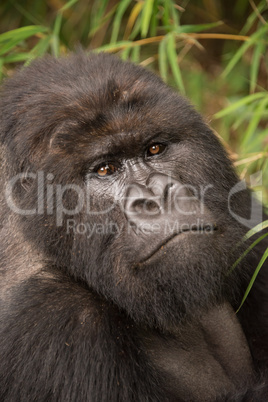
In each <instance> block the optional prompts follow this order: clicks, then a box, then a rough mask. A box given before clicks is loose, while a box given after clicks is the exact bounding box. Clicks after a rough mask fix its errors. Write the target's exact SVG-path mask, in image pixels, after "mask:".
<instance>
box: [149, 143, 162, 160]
mask: <svg viewBox="0 0 268 402" xmlns="http://www.w3.org/2000/svg"><path fill="white" fill-rule="evenodd" d="M165 149H166V145H164V144H153V145H151V146H150V147H149V148H148V150H147V156H149V157H150V156H154V155H159V154H161V153H162V152H163V151H164V150H165Z"/></svg>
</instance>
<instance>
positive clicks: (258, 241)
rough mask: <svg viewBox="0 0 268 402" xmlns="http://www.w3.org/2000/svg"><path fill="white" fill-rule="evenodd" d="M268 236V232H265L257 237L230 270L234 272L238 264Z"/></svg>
mask: <svg viewBox="0 0 268 402" xmlns="http://www.w3.org/2000/svg"><path fill="white" fill-rule="evenodd" d="M267 236H268V233H264V234H263V235H262V236H260V237H259V238H258V239H256V240H255V241H254V242H253V243H252V244H251V245H250V246H249V247H248V248H247V249H246V250H245V251H244V253H243V254H242V255H241V256H240V257H239V258H238V259H237V260H236V261H235V263H234V264H233V266H232V268H231V270H230V272H232V271H233V270H234V269H235V268H236V267H237V265H238V264H239V263H240V262H241V261H242V260H243V259H244V258H245V257H246V255H247V254H248V253H249V252H250V251H251V250H252V249H253V248H254V247H255V246H256V245H257V244H259V243H260V242H261V241H262V240H263V239H265V237H267Z"/></svg>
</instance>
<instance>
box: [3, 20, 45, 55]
mask: <svg viewBox="0 0 268 402" xmlns="http://www.w3.org/2000/svg"><path fill="white" fill-rule="evenodd" d="M43 32H48V29H47V28H46V27H42V26H32V25H30V26H27V27H23V28H18V29H13V30H12V31H8V32H5V33H3V34H1V35H0V46H1V47H0V55H3V54H5V53H7V52H9V51H10V50H11V49H13V48H14V47H15V46H17V45H18V44H19V43H20V42H22V41H23V40H25V39H28V38H29V37H31V36H34V35H36V34H38V33H43Z"/></svg>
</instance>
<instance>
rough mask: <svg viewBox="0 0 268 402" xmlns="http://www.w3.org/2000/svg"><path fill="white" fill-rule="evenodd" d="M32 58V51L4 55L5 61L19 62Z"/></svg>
mask: <svg viewBox="0 0 268 402" xmlns="http://www.w3.org/2000/svg"><path fill="white" fill-rule="evenodd" d="M30 58H31V55H30V53H14V54H9V55H8V56H5V57H3V59H2V60H3V62H4V63H17V62H20V61H25V60H29V59H30Z"/></svg>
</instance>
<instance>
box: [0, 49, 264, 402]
mask: <svg viewBox="0 0 268 402" xmlns="http://www.w3.org/2000/svg"><path fill="white" fill-rule="evenodd" d="M0 113H1V123H0V130H1V131H0V139H1V144H2V145H1V159H2V171H3V174H2V179H1V197H2V199H1V244H0V252H1V263H0V269H1V274H2V278H1V285H0V286H1V312H0V317H1V329H0V333H1V337H0V350H1V362H0V400H1V401H6V402H13V401H14V402H17V401H40V402H41V401H57V402H58V401H92V402H95V401H103V402H104V401H107V402H108V401H109V402H117V401H120V402H121V401H122V402H123V401H133V402H134V401H135V402H136V401H152V402H156V401H161V402H162V401H196V402H204V401H253V400H254V401H255V400H256V401H266V400H268V399H267V398H268V376H267V369H268V341H267V340H268V264H267V262H266V263H265V264H264V266H263V268H262V270H261V272H260V274H259V275H258V277H257V280H256V282H255V284H254V287H253V289H252V291H251V292H250V294H249V297H248V299H247V301H246V303H245V304H244V306H243V307H242V309H241V310H240V312H239V314H238V315H235V313H234V311H235V310H236V308H237V307H238V305H239V303H240V301H241V299H242V297H243V294H244V292H245V289H246V287H247V285H248V282H249V279H250V277H251V276H252V274H253V272H254V270H255V268H256V266H257V264H258V261H259V260H260V258H261V256H262V254H263V252H264V250H265V248H266V247H267V244H268V242H267V237H266V238H265V239H264V240H263V241H262V242H261V243H260V244H259V245H258V247H257V248H256V249H255V251H254V252H253V253H251V254H250V255H249V256H248V258H247V259H244V260H242V263H241V264H240V265H239V267H236V268H235V269H234V270H233V271H232V270H231V267H232V264H233V263H234V261H235V260H236V259H237V258H238V256H239V255H241V253H242V251H243V247H244V246H243V247H240V248H239V247H236V244H238V243H239V241H240V240H241V238H242V236H243V235H244V234H245V233H246V232H247V230H248V227H246V226H245V225H243V224H242V223H241V221H239V220H237V219H235V218H234V214H237V215H239V216H240V217H242V218H244V219H249V218H250V215H251V212H252V211H251V207H252V206H251V194H250V192H249V191H247V190H246V191H240V192H238V193H236V194H234V195H233V196H232V197H231V204H230V206H229V207H228V196H229V194H230V191H232V189H233V188H234V186H236V185H237V183H238V181H239V179H238V177H237V176H236V174H235V172H234V170H233V167H232V164H231V162H230V161H229V158H228V156H227V155H226V152H225V151H224V149H223V147H222V146H221V144H220V143H219V141H218V139H217V138H216V137H215V136H214V134H213V133H212V132H211V130H210V129H209V127H208V126H207V125H206V124H205V123H204V122H203V120H202V119H201V117H200V116H199V114H198V113H197V112H195V111H194V109H193V108H192V107H191V106H190V105H189V104H188V103H187V101H186V100H185V99H183V98H182V97H180V96H179V95H178V94H176V93H175V92H174V91H173V90H171V89H170V88H168V87H167V86H166V85H165V84H164V83H163V82H162V81H161V80H160V79H159V78H158V77H157V76H155V75H153V74H151V73H150V72H148V71H146V70H144V69H142V68H140V67H138V66H134V65H132V64H130V63H125V62H122V61H120V60H118V59H117V58H115V57H113V56H110V55H107V54H99V55H91V56H86V55H84V54H83V53H81V54H78V55H73V56H69V57H66V58H62V59H59V60H56V59H53V58H51V57H46V58H44V59H42V60H39V61H35V62H33V63H32V65H31V66H30V67H28V68H26V69H22V70H21V71H19V72H18V73H17V74H15V76H14V77H13V78H12V79H10V80H7V81H6V82H5V83H4V85H3V87H2V91H1V100H0ZM153 144H162V145H163V147H164V151H163V153H160V154H159V155H158V154H157V155H156V156H154V155H149V156H148V149H150V146H152V145H153ZM162 145H161V146H162ZM107 163H108V164H111V165H113V166H115V169H116V171H115V172H114V174H111V175H109V176H107V177H101V176H98V174H97V173H96V172H97V171H98V168H99V167H101V166H104V165H107ZM37 172H39V173H38V176H37ZM16 175H19V176H18V180H16V182H15V184H14V186H13V187H12V194H11V195H10V194H8V187H7V185H8V183H10V180H11V179H12V178H14V177H15V176H16ZM168 180H171V182H172V184H171V185H170V184H169V181H168ZM40 183H41V185H40ZM42 183H44V186H43V184H42ZM38 185H39V187H38ZM70 185H71V186H76V187H75V189H79V191H80V190H81V192H82V193H83V194H81V193H79V191H78V190H74V189H73V187H72V188H71V187H70ZM40 186H41V187H40ZM64 186H69V187H64ZM38 188H39V190H38ZM40 188H42V189H43V190H41V193H40ZM160 188H161V190H159V189H160ZM172 189H173V190H172ZM174 189H177V190H178V191H183V194H182V198H180V197H179V196H178V195H177V198H175V196H174V194H176V191H175V190H174ZM180 189H182V190H180ZM196 189H198V192H197V193H195V190H196ZM203 189H206V190H205V192H204V193H202V190H203ZM63 190H64V191H63ZM38 191H39V193H38ZM42 191H44V192H42ZM159 191H160V195H159V194H158V193H159ZM172 191H173V192H174V193H172ZM37 194H39V195H40V194H41V195H40V196H41V198H42V200H41V201H40V199H39V201H38V199H37V198H38V197H37ZM156 194H158V198H157V197H155V196H156ZM10 196H11V197H12V201H13V203H14V204H15V205H16V207H17V208H20V209H21V210H24V211H25V210H28V211H29V210H31V209H35V211H34V212H33V213H27V214H24V215H22V214H21V213H18V211H16V210H14V208H12V205H11V204H10V198H8V197H10ZM132 196H133V197H134V201H133V197H132ZM153 196H154V197H153ZM83 197H84V199H83V201H84V202H83V203H81V205H80V204H79V200H80V201H81V200H82V198H83ZM131 197H132V198H131ZM185 199H186V201H185ZM159 200H160V201H159ZM148 201H149V202H148ZM38 202H39V203H38ZM175 202H177V204H176V205H177V208H175V207H174V205H173V204H174V203H175ZM160 203H161V206H160ZM178 203H179V205H178ZM168 204H170V205H173V206H171V211H169V212H168V209H167V208H166V207H165V206H166V205H168ZM78 205H79V208H78V209H79V210H78V211H74V210H75V208H76V207H77V206H78ZM163 205H165V206H164V207H163ZM185 208H186V209H187V208H188V212H189V211H191V212H192V211H194V213H189V214H187V213H185V211H184V209H185ZM230 208H231V210H232V212H233V215H232V214H230ZM257 208H258V206H257ZM72 210H73V211H72ZM64 211H65V212H64ZM103 211H105V213H103ZM133 211H134V212H135V213H134V214H132V213H133ZM178 211H180V212H178ZM177 221H178V222H179V224H180V225H181V224H184V225H187V228H188V227H191V228H192V229H193V230H191V231H190V230H188V229H187V230H182V231H181V230H178V229H176V230H177V231H176V233H175V235H174V231H172V224H174V222H177ZM200 222H201V223H200ZM153 224H157V225H158V226H157V228H156V226H154V230H152V225H153ZM79 225H80V226H79ZM143 225H144V226H146V225H147V226H148V228H149V229H148V230H144V226H143ZM203 225H204V227H203ZM208 226H209V227H210V229H211V231H212V233H205V232H206V229H207V227H208ZM79 228H80V229H81V230H78V229H79ZM82 229H83V230H82ZM157 229H159V230H157ZM167 231H168V232H167ZM82 232H83V233H82Z"/></svg>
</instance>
